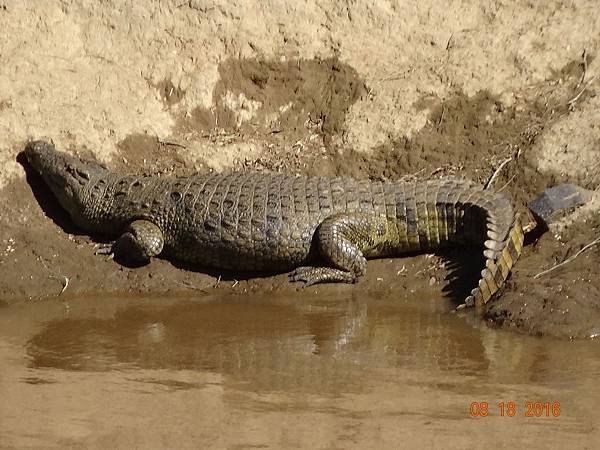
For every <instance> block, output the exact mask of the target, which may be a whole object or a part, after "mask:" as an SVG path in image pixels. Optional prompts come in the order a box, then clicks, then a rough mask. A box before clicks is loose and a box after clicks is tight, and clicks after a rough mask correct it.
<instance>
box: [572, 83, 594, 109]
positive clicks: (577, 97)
mask: <svg viewBox="0 0 600 450" xmlns="http://www.w3.org/2000/svg"><path fill="white" fill-rule="evenodd" d="M595 79H596V77H595V76H593V77H592V78H590V80H589V81H588V82H587V83H585V84H584V85H583V87H582V88H581V90H580V91H579V93H578V94H577V95H576V96H575V97H573V98H572V99H571V100H569V101H568V102H567V106H568V107H569V108H570V109H573V108H574V107H575V103H577V100H579V97H581V96H582V95H583V93H584V92H585V90H586V89H587V88H588V86H589V85H590V84H592V82H593V81H594V80H595Z"/></svg>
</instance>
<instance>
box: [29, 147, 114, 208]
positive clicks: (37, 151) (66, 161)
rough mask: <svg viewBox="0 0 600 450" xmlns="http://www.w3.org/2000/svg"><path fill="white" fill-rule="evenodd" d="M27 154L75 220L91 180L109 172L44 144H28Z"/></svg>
mask: <svg viewBox="0 0 600 450" xmlns="http://www.w3.org/2000/svg"><path fill="white" fill-rule="evenodd" d="M24 153H25V156H26V157H27V160H28V161H29V164H30V165H31V166H32V167H33V168H34V169H35V170H36V171H37V172H38V173H39V174H40V175H41V176H42V178H43V179H44V181H45V182H46V184H47V185H48V186H49V187H50V189H51V190H52V192H53V193H54V195H55V197H56V198H57V199H58V201H59V202H60V204H61V206H62V207H63V208H65V209H66V210H67V211H68V212H69V214H70V215H71V217H74V218H76V217H77V216H79V213H80V212H81V209H82V206H83V195H84V193H85V191H86V189H85V188H86V186H87V185H88V184H89V182H90V179H91V178H92V176H93V175H94V174H97V173H99V171H105V170H106V169H105V168H104V167H103V166H101V165H100V164H97V163H94V162H89V161H82V160H81V159H79V158H77V157H75V156H71V155H69V154H67V153H63V152H59V151H57V150H56V149H55V148H54V145H52V144H50V143H48V142H44V141H33V142H30V143H28V144H27V147H26V148H25V151H24Z"/></svg>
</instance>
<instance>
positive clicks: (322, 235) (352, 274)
mask: <svg viewBox="0 0 600 450" xmlns="http://www.w3.org/2000/svg"><path fill="white" fill-rule="evenodd" d="M386 235H387V221H386V219H385V217H380V216H375V215H371V214H360V213H358V214H336V215H333V216H330V217H328V218H327V219H325V220H324V221H323V222H322V223H321V224H320V225H319V227H318V228H317V231H316V233H315V239H316V244H317V247H318V249H319V253H320V256H321V257H322V258H323V260H324V262H325V264H326V265H327V266H325V267H323V266H321V267H314V266H305V267H298V268H297V269H296V270H294V271H293V272H292V273H291V275H290V277H291V279H292V281H304V282H305V284H306V285H307V286H310V285H312V284H316V283H322V282H345V283H353V282H355V281H356V280H358V278H359V277H361V276H362V275H363V274H364V273H365V271H366V268H367V260H366V258H365V254H364V253H365V252H366V251H367V250H371V249H373V248H374V247H375V246H377V244H380V243H383V242H384V241H385V237H386Z"/></svg>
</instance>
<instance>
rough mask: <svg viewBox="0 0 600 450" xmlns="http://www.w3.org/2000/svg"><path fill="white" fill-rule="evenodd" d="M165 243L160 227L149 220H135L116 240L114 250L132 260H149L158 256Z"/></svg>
mask: <svg viewBox="0 0 600 450" xmlns="http://www.w3.org/2000/svg"><path fill="white" fill-rule="evenodd" d="M164 243H165V240H164V236H163V233H162V231H161V230H160V228H158V227H157V226H156V225H155V224H154V223H152V222H150V221H148V220H134V221H133V222H131V223H130V224H129V225H128V226H127V228H126V229H125V231H124V232H123V234H122V235H121V236H120V237H119V238H118V239H117V240H116V241H115V243H114V244H113V246H112V251H113V252H114V253H116V255H117V256H119V257H123V258H125V259H126V260H129V261H132V262H147V261H148V260H149V259H150V258H152V257H153V256H158V255H159V254H160V252H161V251H162V249H163V245H164Z"/></svg>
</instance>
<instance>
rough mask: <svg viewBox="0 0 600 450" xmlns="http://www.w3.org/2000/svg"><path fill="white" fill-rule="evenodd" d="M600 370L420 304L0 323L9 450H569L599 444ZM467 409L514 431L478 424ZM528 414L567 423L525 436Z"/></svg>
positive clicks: (1, 410)
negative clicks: (510, 408)
mask: <svg viewBox="0 0 600 450" xmlns="http://www.w3.org/2000/svg"><path fill="white" fill-rule="evenodd" d="M467 319H469V320H467ZM598 355H599V353H598V346H597V342H587V343H581V342H579V343H570V342H564V341H556V340H552V339H538V338H532V337H528V336H522V335H518V334H513V333H508V332H502V331H498V330H494V329H490V328H488V327H487V326H485V325H484V324H482V323H481V322H480V321H478V320H474V317H470V318H469V317H464V316H458V315H455V314H452V313H451V312H450V306H448V307H447V308H446V306H444V304H443V303H441V302H440V300H439V299H432V298H427V297H426V296H422V297H418V295H417V296H415V297H414V298H411V299H399V298H392V297H389V296H380V297H378V298H373V297H370V298H365V297H362V296H358V295H357V296H354V297H343V298H328V299H323V298H318V297H315V296H309V295H306V293H302V294H301V295H296V296H295V297H294V298H291V297H290V298H286V297H275V296H272V297H264V296H262V297H261V296H230V297H219V298H211V297H203V298H181V299H177V298H138V299H135V298H134V299H132V298H120V299H110V298H108V299H107V298H83V299H69V300H65V301H64V302H63V301H48V302H40V303H26V304H22V305H17V306H14V305H13V306H11V307H9V308H5V309H3V310H2V311H0V360H1V361H2V368H3V371H0V397H1V398H2V399H3V401H2V402H0V447H10V448H23V447H36V448H37V447H47V446H48V443H49V442H50V443H53V445H54V446H56V447H57V448H64V447H69V446H71V447H72V446H81V447H85V448H116V447H123V448H131V447H141V448H153V447H155V446H156V442H159V441H160V442H162V444H161V445H160V446H161V447H165V448H168V447H171V448H172V447H174V446H178V447H181V448H183V447H187V448H197V447H198V446H202V445H199V443H200V442H201V443H206V442H212V443H213V444H214V445H213V447H214V448H236V447H240V448H242V447H247V446H260V447H268V446H269V445H271V446H272V447H274V448H288V447H304V448H316V447H323V446H325V447H335V446H336V445H337V446H339V445H338V444H339V443H340V442H342V443H343V444H342V445H341V446H342V447H348V448H350V447H354V448H371V447H377V448H397V447H399V446H401V445H400V444H402V443H406V442H408V443H409V444H410V445H409V446H411V447H418V446H420V445H421V444H422V443H423V442H426V444H427V443H428V444H429V445H426V446H433V447H438V448H447V447H448V446H447V445H446V444H447V443H448V440H449V439H450V438H452V440H453V442H455V443H458V444H456V445H455V447H457V448H464V447H466V446H467V445H468V444H470V443H471V444H472V442H471V439H469V438H470V437H473V436H475V437H476V439H477V442H481V443H482V444H485V445H494V444H496V443H497V442H499V439H500V438H501V439H503V441H502V442H505V444H506V445H507V446H516V445H517V444H519V443H522V442H530V443H532V442H533V441H535V443H538V444H540V443H541V444H547V445H558V444H561V445H563V446H566V447H569V445H568V444H569V443H572V442H579V441H573V439H579V437H581V436H586V438H588V441H586V442H592V441H593V440H594V438H593V436H594V433H595V431H596V430H597V426H596V422H597V421H595V419H594V418H595V416H594V414H593V411H595V409H596V407H597V404H598V402H599V401H600V397H599V395H600V391H598V389H596V385H597V381H596V380H597V379H598V377H599V376H600V359H599V358H598ZM473 401H485V402H489V404H490V407H491V408H493V407H494V405H496V404H497V402H499V401H513V402H516V403H517V404H518V405H519V408H520V409H519V414H520V415H519V416H518V417H515V418H514V419H512V421H508V419H506V418H501V417H500V416H499V412H498V410H494V409H492V413H491V415H490V417H488V418H486V419H484V420H479V419H473V418H471V417H470V415H469V405H470V404H471V402H473ZM526 401H541V402H546V401H550V402H554V401H560V402H561V408H562V411H563V413H562V415H561V417H560V418H542V419H539V420H538V419H535V420H530V419H527V418H525V417H524V416H523V412H524V408H523V407H524V404H525V402H526ZM25 418H26V419H25ZM82 418H83V419H82ZM190 418H193V420H192V421H190ZM32 430H34V431H33V432H32ZM173 430H175V431H176V435H177V439H176V440H172V439H173V432H172V431H173ZM273 430H282V432H281V434H279V435H277V436H274V435H273ZM495 430H502V432H501V433H500V435H498V434H497V435H494V432H495ZM506 430H510V433H508V432H506ZM424 437H426V438H427V439H429V440H428V441H427V439H425V441H424ZM596 441H597V439H596ZM273 443H275V445H274V446H273V445H272V444H273ZM175 444H177V445H175Z"/></svg>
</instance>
